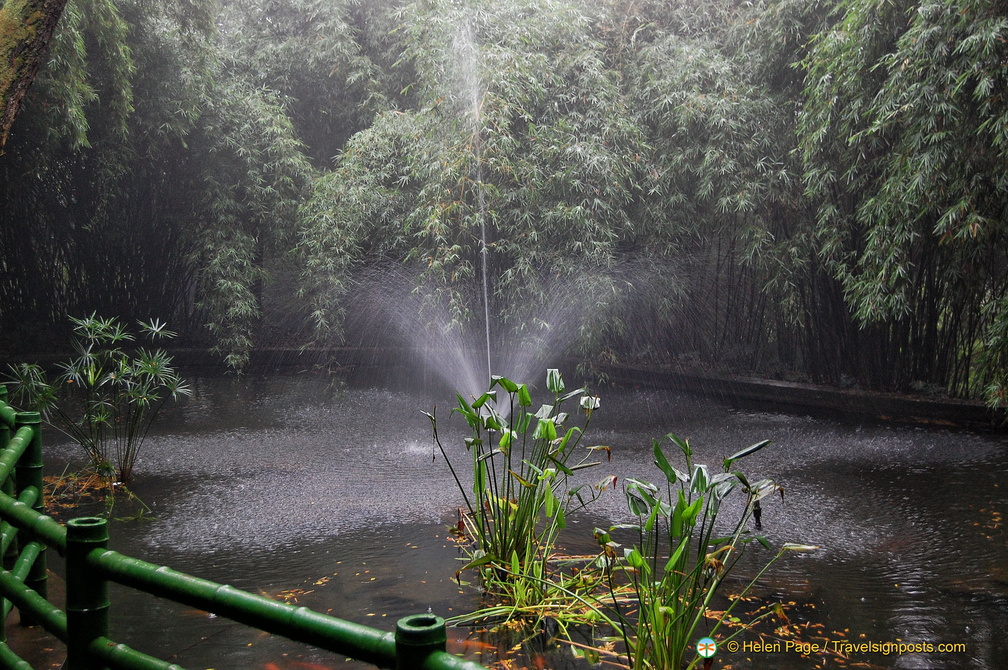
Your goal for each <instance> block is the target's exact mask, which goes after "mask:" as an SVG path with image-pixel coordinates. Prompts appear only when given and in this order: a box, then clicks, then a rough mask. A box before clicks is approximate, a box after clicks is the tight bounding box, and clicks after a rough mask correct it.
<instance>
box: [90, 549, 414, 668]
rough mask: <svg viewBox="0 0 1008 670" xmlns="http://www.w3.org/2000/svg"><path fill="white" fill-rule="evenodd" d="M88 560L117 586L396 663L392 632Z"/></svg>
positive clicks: (146, 566)
mask: <svg viewBox="0 0 1008 670" xmlns="http://www.w3.org/2000/svg"><path fill="white" fill-rule="evenodd" d="M87 561H88V564H89V565H90V566H91V567H92V568H94V570H95V571H96V573H97V574H99V575H102V576H103V577H105V578H107V579H109V580H112V581H114V582H117V583H119V584H123V585H125V586H129V587H132V588H135V589H138V590H140V591H144V592H146V593H150V594H152V595H155V596H160V597H162V598H167V599H169V600H173V601H175V602H179V603H183V604H186V605H189V606H191V607H195V608H197V609H201V610H205V611H207V612H213V613H215V614H218V615H220V616H225V617H227V618H229V619H232V620H234V621H237V622H239V623H243V624H246V625H249V626H253V627H255V628H259V629H261V630H264V631H267V632H269V633H275V634H277V635H283V636H284V637H287V638H290V639H292V640H296V641H298V642H304V643H307V644H311V645H314V646H316V647H319V648H321V649H326V650H328V651H333V652H337V653H339V654H343V655H346V656H350V657H352V658H354V659H357V660H360V661H364V662H366V663H371V664H373V665H378V666H381V667H386V668H391V667H393V666H394V665H395V637H394V636H393V635H392V633H387V632H382V631H379V630H375V629H373V628H369V627H367V626H364V625H361V624H356V623H352V622H349V621H343V620H340V619H336V618H334V617H331V616H328V615H325V614H320V613H318V612H314V611H312V610H310V609H308V608H306V607H297V606H294V605H288V604H287V603H281V602H277V601H275V600H270V599H269V598H264V597H263V596H260V595H256V594H253V593H248V592H247V591H242V590H240V589H236V588H235V587H233V586H228V585H224V584H218V583H216V582H212V581H209V580H206V579H201V578H199V577H193V576H192V575H187V574H185V573H182V572H177V571H175V570H172V569H171V568H168V567H164V566H158V565H154V564H152V563H148V562H146V561H141V560H139V559H136V558H132V557H129V556H123V555H122V554H119V553H118V552H115V551H108V550H105V551H99V550H94V551H91V552H90V553H89V554H88V556H87Z"/></svg>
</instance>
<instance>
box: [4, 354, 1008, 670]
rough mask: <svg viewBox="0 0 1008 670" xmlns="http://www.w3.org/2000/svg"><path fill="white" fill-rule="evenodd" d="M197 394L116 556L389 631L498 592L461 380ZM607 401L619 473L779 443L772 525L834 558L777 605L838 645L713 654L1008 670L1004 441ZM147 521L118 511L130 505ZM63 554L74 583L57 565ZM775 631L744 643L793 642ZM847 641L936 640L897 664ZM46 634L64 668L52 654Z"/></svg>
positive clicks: (629, 398)
mask: <svg viewBox="0 0 1008 670" xmlns="http://www.w3.org/2000/svg"><path fill="white" fill-rule="evenodd" d="M194 390H195V393H194V396H193V397H192V398H190V399H187V400H186V401H185V402H184V403H182V404H181V405H179V406H178V407H175V408H173V409H171V410H170V411H166V412H165V413H163V414H162V415H161V416H160V417H159V420H158V423H157V425H156V426H155V429H154V430H153V432H152V434H151V435H150V437H149V439H148V442H147V443H146V445H145V446H144V449H143V451H142V453H141V456H140V460H139V462H138V465H137V473H138V478H139V479H138V481H137V482H136V484H135V486H134V487H133V491H134V492H135V493H136V495H137V496H138V497H139V498H140V499H141V500H143V502H144V503H145V504H146V505H147V506H149V508H150V510H151V514H149V515H144V517H145V518H142V519H136V518H127V519H119V520H117V521H115V522H114V523H113V524H112V527H111V529H110V530H111V535H112V542H111V546H112V548H114V549H117V550H119V551H121V552H123V553H126V554H128V555H132V556H136V557H139V558H142V559H144V560H147V561H151V562H154V563H164V564H167V565H170V566H172V567H173V568H175V569H177V570H181V571H183V572H188V573H191V574H194V575H197V576H200V577H205V578H208V579H213V580H215V581H220V582H224V583H230V584H233V585H235V586H237V587H239V588H243V589H247V590H250V591H253V592H258V593H263V594H267V595H270V596H275V597H283V598H286V599H288V600H289V601H291V602H294V601H296V602H298V603H299V604H302V605H307V606H309V607H311V608H313V609H316V610H319V611H322V612H329V613H331V614H333V615H334V616H338V617H341V618H344V619H349V620H352V621H357V622H361V623H365V624H368V625H372V626H375V627H378V628H382V629H386V630H391V629H392V628H393V627H394V621H395V620H396V619H397V618H399V617H401V616H404V615H407V614H414V613H418V612H426V611H428V609H430V610H431V611H433V612H434V613H437V614H440V615H442V616H445V617H450V616H452V615H455V614H461V613H465V612H468V611H471V610H473V609H475V608H476V607H478V605H479V593H478V591H477V589H476V588H475V587H474V586H472V585H466V584H462V585H460V584H458V583H457V582H456V581H455V579H454V577H455V571H456V570H457V569H458V568H459V567H461V563H460V562H459V559H460V557H461V554H460V552H459V550H458V548H457V547H456V545H455V543H454V542H453V541H452V540H451V538H450V535H449V533H448V527H449V526H450V525H451V524H452V523H453V522H454V519H455V514H456V509H457V507H458V506H459V505H460V503H461V499H460V496H459V493H458V492H457V490H456V487H455V484H454V482H453V480H452V478H451V475H450V473H449V471H448V468H447V467H446V465H445V463H444V460H443V459H442V458H441V456H440V455H438V456H437V458H433V456H434V451H433V445H432V442H431V435H430V425H429V422H428V420H427V419H426V418H425V417H424V416H423V415H422V414H421V411H422V410H426V411H430V410H431V409H432V408H433V407H434V406H435V405H437V406H438V416H439V417H440V418H441V422H442V441H443V442H444V443H445V445H446V446H448V447H449V448H450V449H456V450H457V456H458V457H459V458H460V459H461V458H462V457H463V447H462V438H463V437H464V430H465V427H464V424H463V422H462V421H461V420H460V418H459V417H457V416H455V417H450V416H449V409H450V408H451V407H452V406H453V404H454V403H453V402H452V400H451V397H452V396H451V394H450V393H447V392H439V391H436V390H432V389H429V388H420V389H417V388H401V389H397V388H391V387H389V388H372V387H363V388H356V387H342V386H340V385H334V384H333V382H332V380H331V379H330V378H328V377H325V376H322V375H313V374H307V373H306V374H299V375H295V374H289V375H285V374H277V375H271V376H269V377H262V378H254V379H253V378H248V377H246V378H241V379H234V378H200V379H197V380H196V381H195V382H194ZM594 392H595V393H597V394H598V395H599V396H600V397H601V400H602V406H601V409H600V410H599V412H598V413H597V415H596V417H595V419H594V420H593V423H592V425H591V427H590V428H589V432H588V437H587V438H586V439H587V440H588V441H589V443H593V444H596V443H602V444H608V445H610V446H611V447H612V450H613V458H612V462H611V463H605V464H603V465H602V466H600V469H599V470H598V475H599V476H600V475H601V474H603V469H604V470H605V472H604V474H608V473H611V474H615V475H617V476H618V477H619V478H620V479H621V480H622V479H623V478H625V477H627V476H634V477H640V478H643V479H649V480H655V481H657V480H658V479H659V477H660V476H661V475H660V473H659V472H658V470H657V469H656V468H655V467H654V466H653V465H652V463H651V460H652V456H651V440H652V439H653V438H656V437H660V436H662V435H664V434H666V433H669V432H674V433H676V434H677V435H680V436H683V437H688V438H689V439H690V440H691V443H692V444H693V446H694V448H695V449H696V451H697V454H698V457H697V460H699V461H702V462H708V463H711V464H712V465H714V466H715V467H716V464H717V463H719V462H720V459H721V458H722V457H723V456H725V455H727V454H729V453H732V452H734V451H736V450H737V449H739V448H742V447H744V446H748V445H749V444H752V443H754V442H757V441H759V440H762V439H771V440H772V441H773V444H772V445H771V446H769V447H767V448H766V449H764V450H762V451H761V452H759V453H757V454H755V455H754V456H752V457H751V458H750V459H747V460H748V463H746V464H745V469H746V470H747V472H750V473H753V474H757V475H765V476H770V477H772V478H774V479H775V480H776V481H778V482H779V483H780V484H782V485H783V486H784V488H785V490H786V497H785V499H784V501H783V503H782V502H781V501H780V500H779V499H777V500H775V501H774V502H769V503H767V504H764V506H763V507H764V513H763V525H764V532H765V533H766V535H767V536H768V538H769V539H770V540H771V541H772V542H774V543H781V542H786V541H792V542H800V543H805V544H815V545H819V546H820V547H821V548H820V549H819V550H818V551H816V552H813V553H809V554H802V555H792V556H788V557H786V558H785V559H782V560H781V561H780V562H778V563H777V564H776V565H775V566H774V567H773V568H772V569H771V571H770V572H769V573H768V574H767V575H766V577H765V578H764V579H763V580H762V581H761V582H760V586H759V588H758V589H757V596H758V598H759V599H761V600H763V601H768V600H777V601H780V602H782V603H784V605H785V613H786V614H787V616H788V617H789V619H790V620H791V623H792V625H793V626H803V627H804V633H803V635H801V636H799V637H800V639H803V640H805V641H808V642H816V643H818V644H820V645H824V644H825V646H826V647H827V651H826V653H815V654H811V655H809V656H802V655H801V654H799V653H797V652H794V651H792V650H789V649H785V648H784V647H783V646H782V647H781V648H780V649H777V648H775V647H774V646H773V645H770V646H769V647H768V648H765V649H762V650H761V649H759V648H756V647H753V646H752V645H751V644H750V645H747V646H745V647H743V648H740V650H739V651H737V652H735V653H731V652H730V651H728V650H721V651H719V652H718V654H717V656H716V657H715V663H714V665H713V667H716V668H717V667H721V668H728V667H731V668H763V667H774V668H817V667H862V668H864V667H885V668H963V667H970V668H978V669H991V670H993V669H995V668H1003V667H1008V639H1006V637H1005V635H1004V634H1003V631H1005V630H1008V560H1006V559H1008V533H1006V532H1005V525H1004V522H1003V520H1002V515H1003V514H1004V513H1005V512H1006V511H1008V440H1006V437H1005V436H1004V435H1002V434H982V433H973V432H965V431H953V430H946V429H934V428H923V427H915V426H897V425H885V424H878V423H858V422H839V421H836V420H826V419H816V418H809V417H802V416H793V415H786V414H775V413H766V412H747V411H740V410H735V409H731V408H729V407H727V406H723V405H719V404H717V403H715V402H712V401H710V400H705V399H704V400H701V399H698V398H695V397H691V396H689V395H685V394H681V393H675V392H662V391H653V390H647V391H645V390H627V389H608V388H605V389H600V390H597V391H594ZM46 440H47V456H46V457H47V469H48V471H49V472H50V473H51V474H59V472H60V471H61V470H62V469H63V468H64V467H65V464H66V463H71V464H79V463H80V458H79V455H78V453H77V452H76V451H75V448H74V447H73V445H69V444H66V443H61V442H59V440H57V439H56V437H55V435H54V433H53V432H52V431H50V432H49V434H48V435H47V437H46ZM460 462H461V461H460ZM593 478H597V477H596V476H595V475H593ZM136 510H137V507H136V505H130V504H127V503H117V505H116V507H115V508H114V509H113V510H112V517H113V518H118V517H120V516H132V515H134V514H135V512H136ZM625 520H627V512H626V507H625V502H624V500H623V496H622V494H621V493H620V492H619V491H611V492H608V493H607V494H606V495H605V496H604V497H603V498H602V499H601V500H600V501H599V503H598V505H597V506H595V507H594V508H593V511H592V515H591V516H590V517H589V516H586V515H582V516H579V517H577V518H574V519H572V520H571V523H570V525H569V527H568V529H567V531H566V533H567V535H566V536H565V538H566V539H565V542H566V543H568V544H569V545H570V548H571V549H572V550H577V551H584V552H588V551H591V550H592V545H593V540H592V529H593V528H594V527H595V526H601V525H604V524H609V523H613V522H618V521H625ZM51 567H52V569H53V571H54V572H55V573H56V574H57V576H59V575H60V574H61V571H62V565H61V564H60V563H59V561H58V559H52V560H51ZM54 581H55V582H56V583H57V585H58V582H59V579H58V578H57V579H56V580H54ZM57 588H58V586H57ZM111 616H112V636H113V637H114V638H115V639H117V640H120V641H122V642H126V643H128V644H131V645H133V646H135V647H136V648H138V649H140V650H142V651H145V652H147V653H150V654H153V655H155V656H159V657H162V658H168V659H171V660H172V661H173V662H176V663H179V664H180V665H182V666H184V667H187V668H214V669H215V670H229V669H232V668H234V669H238V668H243V669H244V668H261V669H263V670H287V669H291V670H294V669H298V668H300V669H302V670H319V669H321V668H336V667H340V668H343V667H364V666H358V664H356V663H353V662H348V661H345V660H344V659H343V658H342V657H338V656H334V655H330V654H325V653H322V652H318V651H315V650H311V649H308V648H305V647H303V646H300V645H298V644H295V643H292V642H289V641H286V640H283V639H281V638H276V637H271V636H267V635H264V634H262V633H259V632H258V631H255V630H251V629H247V628H245V627H243V626H239V625H237V624H234V623H231V622H229V621H227V620H224V619H221V618H218V617H213V616H210V615H207V614H206V613H204V612H197V611H192V610H187V609H186V608H183V607H181V606H176V605H173V604H170V603H165V602H163V601H160V600H158V599H155V598H151V597H148V596H144V595H142V594H132V593H129V592H126V591H125V590H120V589H115V590H114V591H113V594H112V612H111ZM151 622H156V623H155V624H153V625H152V623H151ZM776 625H778V623H769V622H764V624H760V628H758V629H757V630H754V631H748V632H746V633H745V634H744V636H743V637H742V641H743V642H752V641H755V640H759V639H760V635H761V634H762V635H763V636H764V639H765V640H768V641H772V640H773V639H774V627H775V626H776ZM15 641H16V640H15ZM840 642H851V643H859V644H860V643H866V642H868V643H886V642H889V643H899V642H902V643H905V644H918V643H920V644H930V645H934V647H935V649H934V650H933V651H931V652H930V653H929V652H924V653H904V654H893V653H889V654H885V653H881V652H878V651H876V652H872V651H871V650H868V651H865V650H862V649H861V648H853V647H849V646H843V645H841V644H839V643H840ZM29 644H31V645H36V646H37V647H38V649H36V651H38V652H39V654H38V656H39V658H41V659H43V661H42V662H45V659H46V658H48V657H46V655H45V654H42V653H41V652H42V647H44V646H45V644H46V643H45V642H44V641H41V640H34V641H29ZM944 644H954V645H957V646H956V647H951V648H950V650H949V651H944V650H941V651H940V650H939V649H938V645H944ZM508 646H509V643H508V642H507V641H506V640H501V639H498V638H493V637H488V636H486V635H477V634H474V633H472V632H471V631H470V630H469V629H464V628H460V629H452V630H450V631H449V650H451V651H455V652H457V653H464V654H466V655H467V657H469V658H472V659H474V660H476V661H478V662H481V663H484V664H486V665H494V664H498V665H499V657H498V647H501V648H504V651H506V647H508ZM22 651H23V650H22ZM545 651H547V653H545V654H544V655H543V656H538V655H537V656H535V657H534V658H532V659H531V660H527V659H526V660H522V661H519V662H516V663H515V664H512V667H520V666H521V665H524V664H525V663H526V661H527V662H529V663H530V664H532V665H534V666H536V667H539V668H543V667H550V668H561V667H571V668H587V667H588V665H587V664H586V663H585V662H584V661H580V660H575V659H574V658H573V656H572V655H571V653H570V650H569V649H568V648H567V647H566V646H561V647H559V648H558V649H555V650H552V651H551V650H549V649H546V650H545ZM53 653H54V654H57V655H58V651H57V652H53ZM25 655H26V656H29V654H27V653H26V654H25ZM50 657H52V654H50ZM36 667H43V666H40V665H37V666H36Z"/></svg>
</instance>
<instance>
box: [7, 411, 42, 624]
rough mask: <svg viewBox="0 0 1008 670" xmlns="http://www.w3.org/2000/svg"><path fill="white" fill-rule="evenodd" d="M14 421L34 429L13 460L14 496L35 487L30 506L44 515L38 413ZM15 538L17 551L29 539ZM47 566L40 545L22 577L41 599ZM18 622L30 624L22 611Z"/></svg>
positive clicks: (21, 534) (26, 413) (23, 537)
mask: <svg viewBox="0 0 1008 670" xmlns="http://www.w3.org/2000/svg"><path fill="white" fill-rule="evenodd" d="M14 424H15V431H16V430H17V429H20V428H21V427H22V426H31V427H32V428H33V429H34V434H33V435H32V439H31V442H29V443H28V447H27V448H26V449H25V451H24V453H23V454H22V455H21V458H20V459H18V462H17V467H16V469H15V480H16V488H15V495H21V492H22V491H24V490H25V489H27V488H29V487H35V491H36V492H37V493H38V495H37V496H36V497H35V504H34V505H32V509H33V510H35V511H36V512H39V513H41V514H44V513H45V484H44V483H43V481H42V416H41V415H40V414H39V413H38V412H18V413H17V418H16V419H15V421H14ZM18 540H19V541H18V552H19V553H20V551H21V548H23V546H24V545H25V544H27V543H28V542H30V541H31V538H28V537H26V536H25V535H24V533H18ZM47 568H48V566H47V564H46V549H45V545H44V544H43V545H42V551H41V553H39V555H38V558H36V559H35V562H34V563H33V564H32V567H31V569H30V570H29V571H28V576H27V577H26V578H25V586H27V587H29V588H31V589H32V590H33V591H35V593H37V594H39V595H40V596H42V597H43V598H48V597H49V592H48V586H47V583H46V579H47V576H48V569H47ZM21 622H22V623H23V624H26V625H28V624H30V623H31V622H30V621H26V620H25V618H24V615H23V614H22V618H21Z"/></svg>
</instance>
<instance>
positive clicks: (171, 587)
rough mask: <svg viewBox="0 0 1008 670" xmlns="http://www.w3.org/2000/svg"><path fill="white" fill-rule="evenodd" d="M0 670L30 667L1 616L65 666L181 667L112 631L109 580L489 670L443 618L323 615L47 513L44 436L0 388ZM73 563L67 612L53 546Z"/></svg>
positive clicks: (441, 669) (317, 641)
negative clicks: (455, 649)
mask: <svg viewBox="0 0 1008 670" xmlns="http://www.w3.org/2000/svg"><path fill="white" fill-rule="evenodd" d="M0 519H2V523H0V554H2V556H3V569H2V570H0V597H2V598H3V609H2V615H3V619H2V620H0V667H3V668H9V669H13V670H30V669H31V666H30V665H29V664H28V663H27V662H26V661H24V660H23V659H21V658H20V657H18V656H17V654H15V653H14V651H13V650H12V649H11V648H10V647H9V646H8V645H7V638H6V631H5V629H4V627H3V626H4V622H5V621H6V620H7V617H8V615H9V614H10V613H11V610H12V609H13V608H15V607H16V608H17V609H18V611H19V612H20V613H21V621H22V622H27V623H31V624H34V625H39V626H42V627H43V628H44V629H45V630H47V631H48V632H49V633H51V634H52V635H53V636H54V637H56V638H57V639H59V640H61V641H62V642H64V643H65V644H66V646H67V659H66V664H65V667H66V668H67V670H99V669H104V668H112V669H115V670H120V669H121V670H182V668H180V667H179V666H178V665H175V664H173V663H168V662H167V661H163V660H161V659H158V658H155V657H153V656H150V655H147V654H145V653H143V652H140V651H138V650H135V649H132V648H130V647H128V646H126V645H124V644H118V643H116V642H114V641H113V640H112V639H110V637H109V606H110V603H109V595H108V593H109V589H108V585H109V583H110V582H115V583H118V584H122V585H125V586H127V587H131V588H134V589H137V590H139V591H143V592H145V593H149V594H152V595H154V596H159V597H161V598H165V599H167V600H171V601H174V602H177V603H182V604H185V605H189V606H191V607H195V608H197V609H201V610H204V611H206V612H212V613H213V614H216V615H219V616H223V617H227V618H229V619H232V620H234V621H236V622H238V623H242V624H245V625H248V626H251V627H254V628H258V629H260V630H263V631H265V632H267V633H272V634H276V635H282V636H284V637H287V638H290V639H292V640H295V641H298V642H304V643H307V644H309V645H313V646H315V647H318V648H320V649H324V650H327V651H331V652H334V653H337V654H341V655H344V656H349V657H352V658H354V659H357V660H361V661H364V662H367V663H370V664H372V665H376V666H378V667H381V668H391V669H395V670H414V669H415V670H485V669H484V668H483V666H480V665H478V664H476V663H473V662H471V661H466V660H463V659H461V658H458V657H456V656H453V655H451V654H449V653H447V652H446V651H445V644H446V641H447V633H446V630H445V622H444V620H443V619H442V618H441V617H438V616H435V615H433V614H417V615H413V616H408V617H404V618H402V619H400V620H399V621H398V622H397V623H396V630H395V632H394V633H392V632H383V631H380V630H377V629H374V628H370V627H368V626H364V625H361V624H356V623H352V622H349V621H343V620H341V619H337V618H335V617H331V616H328V615H326V614H320V613H318V612H315V611H312V610H310V609H308V608H306V607H297V606H294V605H290V604H287V603H281V602H277V601H275V600H270V599H269V598H265V597H263V596H259V595H256V594H252V593H248V592H246V591H242V590H240V589H236V588H234V587H232V586H228V585H224V584H218V583H216V582H212V581H209V580H206V579H201V578H199V577H193V576H192V575H187V574H185V573H181V572H177V571H175V570H172V569H171V568H169V567H166V566H160V565H155V564H153V563H148V562H146V561H142V560H139V559H136V558H131V557H129V556H124V555H122V554H120V553H118V552H115V551H111V550H109V549H108V524H107V521H106V520H105V519H102V518H97V517H81V518H77V519H71V520H70V521H69V522H68V523H67V525H66V527H64V526H62V525H61V524H59V523H58V522H57V521H55V520H54V519H52V518H51V517H49V516H46V514H45V512H44V500H43V483H42V434H41V418H40V416H39V414H38V412H16V411H14V409H13V408H11V407H10V406H9V405H8V404H7V389H6V387H5V386H3V385H2V384H0ZM49 549H52V550H54V551H56V552H57V553H58V554H60V555H61V556H64V557H65V559H66V611H63V610H60V609H59V608H58V607H56V606H55V605H53V604H52V603H50V602H49V601H48V599H47V588H46V575H47V568H46V551H47V550H49Z"/></svg>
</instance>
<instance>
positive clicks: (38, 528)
mask: <svg viewBox="0 0 1008 670" xmlns="http://www.w3.org/2000/svg"><path fill="white" fill-rule="evenodd" d="M0 519H3V520H4V521H6V522H8V523H10V524H11V525H13V526H16V527H17V528H18V529H19V532H21V533H26V534H27V535H28V536H29V537H30V538H31V539H33V540H38V541H39V542H41V543H42V544H44V545H46V546H47V547H51V548H53V549H55V550H56V551H57V552H58V553H59V554H60V555H61V556H63V555H65V554H66V528H64V527H63V526H61V525H60V524H59V522H57V521H56V520H55V519H53V518H52V517H49V516H46V515H45V514H42V513H41V512H38V511H36V510H34V509H32V507H31V506H30V505H26V504H25V503H23V502H21V501H20V500H12V499H11V498H9V497H7V496H4V495H0Z"/></svg>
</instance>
